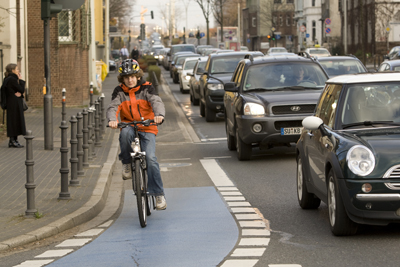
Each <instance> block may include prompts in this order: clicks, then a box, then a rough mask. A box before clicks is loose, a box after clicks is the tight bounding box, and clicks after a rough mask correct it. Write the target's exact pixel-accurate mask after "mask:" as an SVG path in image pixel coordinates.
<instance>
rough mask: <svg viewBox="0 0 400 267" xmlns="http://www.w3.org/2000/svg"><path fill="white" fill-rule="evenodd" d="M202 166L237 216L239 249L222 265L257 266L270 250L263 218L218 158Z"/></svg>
mask: <svg viewBox="0 0 400 267" xmlns="http://www.w3.org/2000/svg"><path fill="white" fill-rule="evenodd" d="M200 162H201V164H202V165H203V168H204V169H205V170H206V172H207V174H208V176H209V177H210V179H211V180H212V182H213V183H214V185H215V187H216V189H217V190H218V192H219V193H220V195H221V197H222V198H223V199H224V201H225V203H226V204H227V206H228V207H229V209H230V211H231V213H232V214H233V215H234V218H235V219H236V221H237V223H238V226H239V232H240V240H239V241H238V243H237V246H236V247H235V248H234V249H233V250H232V251H231V253H230V254H229V255H227V256H226V257H225V259H224V260H223V261H222V262H221V263H220V264H219V265H218V266H220V267H253V266H255V265H256V264H257V262H258V261H259V259H260V257H261V256H262V255H263V254H264V252H265V251H266V249H267V247H268V245H269V242H270V236H271V231H270V229H269V225H268V224H267V223H266V222H267V220H265V219H264V217H263V215H262V214H261V213H260V212H259V211H258V209H256V208H253V207H252V206H251V204H250V203H249V202H248V201H246V199H245V197H244V196H243V194H242V193H241V192H240V191H239V189H238V188H237V187H236V186H235V185H234V183H233V182H232V181H231V179H229V177H228V176H227V175H226V173H225V172H224V170H223V169H222V168H221V167H220V166H219V164H218V162H217V161H216V159H211V158H207V159H201V160H200ZM268 266H269V267H301V265H298V264H269V265H268Z"/></svg>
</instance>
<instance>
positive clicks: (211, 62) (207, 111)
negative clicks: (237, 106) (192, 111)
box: [199, 51, 264, 122]
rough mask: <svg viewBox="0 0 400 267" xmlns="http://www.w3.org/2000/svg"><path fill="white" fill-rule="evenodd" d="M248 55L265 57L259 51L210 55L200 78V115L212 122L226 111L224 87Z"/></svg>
mask: <svg viewBox="0 0 400 267" xmlns="http://www.w3.org/2000/svg"><path fill="white" fill-rule="evenodd" d="M246 55H252V56H254V57H256V56H259V57H261V56H263V55H264V54H263V53H261V52H259V51H254V52H249V51H246V52H226V53H221V54H210V55H209V56H208V60H207V63H206V67H205V70H204V71H205V72H204V74H203V75H201V77H200V80H199V81H200V86H199V88H200V115H201V116H203V117H205V118H206V121H208V122H211V121H215V120H216V113H217V112H223V111H224V101H223V100H224V99H223V98H224V85H223V83H221V82H224V83H225V82H228V81H230V79H231V77H232V74H233V72H234V71H235V68H236V66H237V64H238V63H239V61H240V60H242V59H243V58H244V57H245V56H246Z"/></svg>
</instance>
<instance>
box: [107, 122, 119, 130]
mask: <svg viewBox="0 0 400 267" xmlns="http://www.w3.org/2000/svg"><path fill="white" fill-rule="evenodd" d="M108 126H109V127H111V128H113V129H117V128H118V122H117V121H109V122H108Z"/></svg>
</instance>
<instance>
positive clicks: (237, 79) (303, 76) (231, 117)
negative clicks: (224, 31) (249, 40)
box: [224, 55, 328, 160]
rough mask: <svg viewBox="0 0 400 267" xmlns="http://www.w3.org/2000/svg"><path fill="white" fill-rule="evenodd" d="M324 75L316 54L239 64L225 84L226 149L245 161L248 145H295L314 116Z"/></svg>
mask: <svg viewBox="0 0 400 267" xmlns="http://www.w3.org/2000/svg"><path fill="white" fill-rule="evenodd" d="M327 79H328V75H327V74H326V72H325V71H324V69H323V68H322V66H321V65H320V64H319V63H318V62H317V61H316V60H315V59H314V58H304V57H300V56H297V55H296V56H265V57H259V58H251V57H250V59H245V60H242V61H240V62H239V64H238V66H237V67H236V70H235V72H234V74H233V76H232V79H231V81H230V82H229V83H226V84H225V86H224V89H225V95H224V108H225V127H226V137H227V144H228V149H229V150H236V152H237V158H238V159H239V160H249V159H250V158H251V155H252V148H253V147H258V148H259V149H261V150H266V149H269V148H272V147H276V146H291V145H292V144H293V143H296V142H297V140H298V139H299V137H300V133H301V130H302V125H301V122H302V120H303V119H304V118H305V117H307V116H309V115H311V114H313V112H314V109H315V106H316V103H317V101H318V98H319V97H320V95H321V92H322V89H323V88H324V85H325V81H326V80H327Z"/></svg>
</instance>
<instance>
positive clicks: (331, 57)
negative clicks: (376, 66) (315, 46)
mask: <svg viewBox="0 0 400 267" xmlns="http://www.w3.org/2000/svg"><path fill="white" fill-rule="evenodd" d="M345 59H352V60H357V61H360V60H359V59H358V58H356V57H353V56H327V57H317V60H321V61H334V60H338V61H339V60H345Z"/></svg>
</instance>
